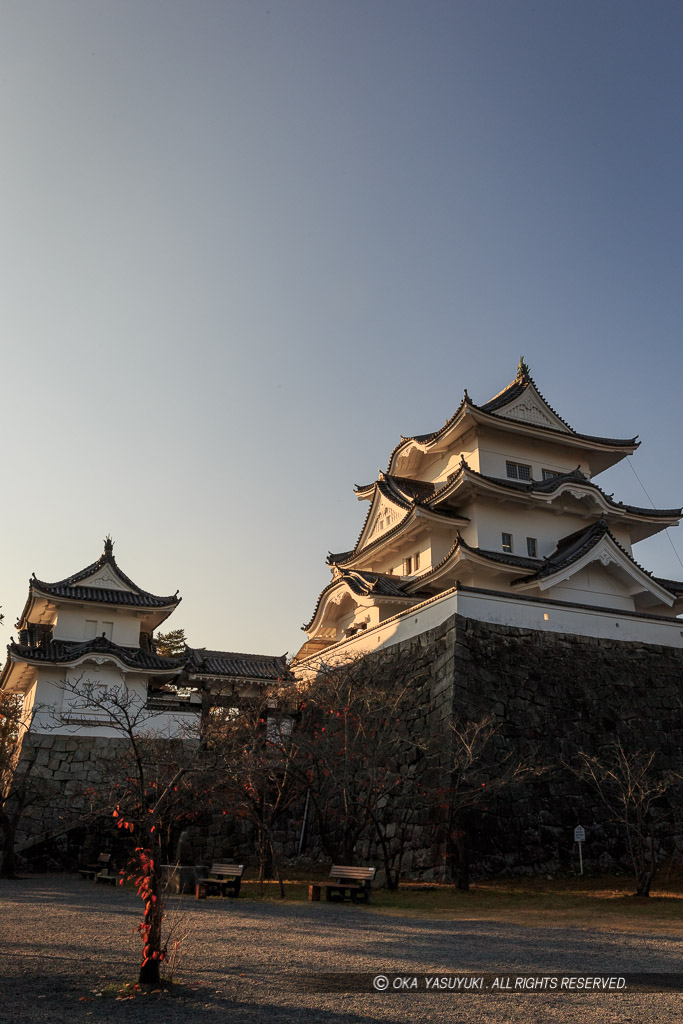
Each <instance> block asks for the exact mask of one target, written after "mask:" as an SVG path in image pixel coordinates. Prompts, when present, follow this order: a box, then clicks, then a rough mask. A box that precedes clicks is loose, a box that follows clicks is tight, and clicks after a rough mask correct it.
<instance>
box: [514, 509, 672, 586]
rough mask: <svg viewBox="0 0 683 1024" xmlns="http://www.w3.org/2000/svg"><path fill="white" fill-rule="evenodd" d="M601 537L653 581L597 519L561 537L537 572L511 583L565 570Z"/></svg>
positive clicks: (600, 520) (606, 526) (603, 523)
mask: <svg viewBox="0 0 683 1024" xmlns="http://www.w3.org/2000/svg"><path fill="white" fill-rule="evenodd" d="M603 537H609V538H610V540H611V541H612V543H613V544H614V545H615V546H616V547H617V548H618V549H619V550H620V551H621V552H622V554H624V555H625V556H626V557H627V558H628V560H629V561H630V562H631V564H632V565H634V566H635V567H636V568H637V569H639V570H640V572H642V573H644V574H645V575H646V576H649V577H650V578H651V579H654V577H653V576H652V573H650V572H648V571H647V569H644V568H643V566H642V565H640V564H639V563H638V562H636V560H635V558H633V556H632V555H629V553H628V551H626V550H625V548H623V547H622V546H621V544H620V543H619V541H618V540H617V539H616V537H615V536H614V534H613V533H612V532H611V530H610V528H609V526H608V525H607V523H606V522H605V520H604V519H599V520H598V521H597V522H596V523H593V524H592V525H591V526H586V527H584V529H582V530H577V531H576V532H575V533H570V534H568V535H567V536H566V537H562V539H561V540H559V541H558V542H557V547H556V548H555V550H554V551H553V553H552V554H551V555H549V556H548V557H547V558H545V559H544V560H543V565H542V567H541V568H540V569H539V570H538V572H536V573H534V574H533V575H532V576H523V577H521V578H520V579H518V580H513V581H512V582H513V583H528V582H529V581H531V580H535V579H543V578H544V577H546V576H553V575H554V574H555V573H556V572H559V571H560V570H561V569H565V568H566V567H567V566H569V565H572V564H573V563H574V562H576V561H578V560H579V558H582V557H583V556H584V555H585V554H586V553H587V552H588V551H590V550H591V549H592V548H594V547H595V545H596V544H598V543H599V542H600V541H601V540H602V538H603ZM665 589H666V588H665Z"/></svg>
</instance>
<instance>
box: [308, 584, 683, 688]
mask: <svg viewBox="0 0 683 1024" xmlns="http://www.w3.org/2000/svg"><path fill="white" fill-rule="evenodd" d="M455 614H460V615H463V616H464V617H466V618H471V619H478V620H479V621H481V622H491V623H498V624H499V625H503V626H518V627H520V628H525V629H537V630H542V631H547V632H551V633H570V634H576V635H577V636H593V637H604V638H607V639H611V640H622V641H625V642H633V643H645V644H661V645H663V646H667V647H679V648H683V619H672V620H671V621H670V622H666V621H661V620H658V619H657V620H655V619H647V618H644V617H640V616H635V615H634V616H630V615H629V616H626V615H624V616H620V615H619V613H618V612H616V613H614V612H610V611H607V610H603V609H602V608H596V609H595V610H594V611H585V610H584V609H581V608H571V607H568V606H567V605H565V606H561V605H553V604H551V603H547V604H545V603H543V602H536V601H522V600H519V599H518V600H515V599H514V598H508V597H498V596H496V595H491V594H467V593H460V594H457V593H454V592H453V591H450V592H447V593H445V594H441V595H439V596H438V597H436V598H432V600H430V601H428V602H425V603H424V604H423V605H422V606H420V607H418V608H413V609H410V610H409V611H406V612H402V613H399V614H398V615H395V616H394V617H393V618H392V619H390V620H388V621H386V622H384V623H381V624H380V625H379V626H378V627H376V628H375V629H373V630H369V631H367V632H365V633H363V634H361V635H359V636H356V637H353V638H352V639H350V640H347V641H346V642H344V643H340V644H337V645H335V646H334V647H329V648H326V649H325V651H324V652H322V654H321V655H313V656H311V657H310V658H309V659H307V660H306V661H303V662H302V663H301V664H300V665H299V666H297V671H298V672H301V673H302V674H303V675H306V674H307V673H308V672H314V671H315V670H316V664H317V661H318V660H319V659H321V658H322V660H324V661H325V662H327V663H330V662H332V663H333V662H334V660H335V659H340V660H342V659H344V658H346V657H349V656H350V655H351V656H357V655H361V654H366V653H368V652H369V651H375V650H379V649H381V648H383V647H391V646H392V645H394V644H397V643H400V642H401V641H402V640H409V639H410V638H411V637H415V636H419V635H420V633H424V632H426V631H427V630H429V629H433V628H435V627H436V626H439V625H441V623H442V622H445V621H446V619H448V618H450V616H451V615H455Z"/></svg>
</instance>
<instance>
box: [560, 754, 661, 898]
mask: <svg viewBox="0 0 683 1024" xmlns="http://www.w3.org/2000/svg"><path fill="white" fill-rule="evenodd" d="M568 767H569V768H570V769H571V770H572V771H573V772H574V774H575V775H577V776H578V778H580V779H582V780H583V781H584V782H587V783H588V784H589V785H590V786H591V787H592V788H593V789H594V790H595V792H596V793H597V794H598V796H599V797H600V800H601V802H602V804H603V806H604V807H605V808H606V810H607V812H608V814H609V820H610V821H612V822H613V823H615V824H617V825H619V826H620V827H621V828H622V829H623V832H624V834H625V836H626V842H627V846H628V851H629V857H630V860H631V865H632V867H633V874H634V876H635V880H636V895H637V896H649V895H650V888H651V886H652V883H653V881H654V879H655V876H656V874H657V851H656V835H657V830H658V827H661V825H662V824H663V823H664V821H665V819H666V817H667V808H665V807H664V806H662V797H663V796H664V795H665V793H667V792H668V791H669V790H670V789H671V788H672V787H673V786H674V785H676V784H677V783H680V781H681V776H680V775H678V774H677V773H676V772H674V771H667V770H661V769H658V768H657V767H656V765H655V754H654V753H653V752H652V751H646V750H635V751H629V750H628V749H627V748H626V747H625V746H624V744H623V743H622V742H621V741H619V742H617V743H613V744H611V745H610V746H609V747H608V748H607V749H606V750H605V752H604V753H603V754H602V755H600V756H597V755H594V754H588V753H586V752H585V751H583V750H582V751H579V753H578V754H577V756H576V761H575V762H574V763H573V764H570V765H568Z"/></svg>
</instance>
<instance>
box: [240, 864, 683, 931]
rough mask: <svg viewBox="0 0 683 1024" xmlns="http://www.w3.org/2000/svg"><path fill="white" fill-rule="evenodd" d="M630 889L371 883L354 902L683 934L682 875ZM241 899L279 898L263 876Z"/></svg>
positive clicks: (549, 882)
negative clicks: (644, 892)
mask: <svg viewBox="0 0 683 1024" xmlns="http://www.w3.org/2000/svg"><path fill="white" fill-rule="evenodd" d="M308 881H313V878H309V879H308ZM633 889H634V885H633V881H632V880H631V879H630V878H628V877H625V876H622V877H619V876H602V877H594V878H593V877H591V878H587V877H585V876H584V877H564V878H562V877H557V878H553V879H545V878H524V879H518V878H514V879H500V880H496V881H491V882H477V883H475V884H473V885H472V888H471V889H470V890H469V892H459V891H458V890H457V889H456V888H455V887H454V886H452V885H442V884H437V883H434V884H414V885H411V884H410V883H406V884H405V885H403V886H401V888H400V889H399V890H398V891H397V892H389V891H388V890H386V889H373V893H372V897H371V902H370V904H369V905H368V906H367V907H366V906H365V905H364V904H358V905H357V906H358V907H360V909H361V910H362V912H364V913H369V914H373V915H387V916H390V917H404V918H433V919H434V920H440V921H448V920H453V921H499V922H505V923H507V924H514V925H517V926H520V927H555V928H582V929H590V930H592V931H624V932H626V931H628V932H634V931H635V932H648V933H653V934H658V933H661V934H668V935H683V874H681V873H678V874H677V875H676V876H675V877H669V878H668V879H664V878H663V880H662V883H661V886H660V887H659V888H657V889H656V890H655V892H654V894H653V895H652V896H650V897H649V898H647V899H643V898H641V897H637V896H633ZM285 890H286V900H287V902H290V901H291V902H302V901H305V900H307V898H308V884H307V883H306V882H303V881H301V880H300V879H295V880H292V881H287V882H286V883H285ZM240 899H252V900H259V901H261V900H266V901H279V889H278V886H277V883H275V882H270V881H269V882H265V883H264V886H263V890H261V888H260V886H259V885H258V883H256V882H245V883H243V884H242V889H241V893H240ZM323 899H324V897H323ZM347 906H348V904H347Z"/></svg>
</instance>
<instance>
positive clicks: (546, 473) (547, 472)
mask: <svg viewBox="0 0 683 1024" xmlns="http://www.w3.org/2000/svg"><path fill="white" fill-rule="evenodd" d="M541 473H542V474H543V479H544V480H554V479H555V477H556V476H562V474H561V473H558V472H557V470H556V469H542V470H541Z"/></svg>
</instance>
